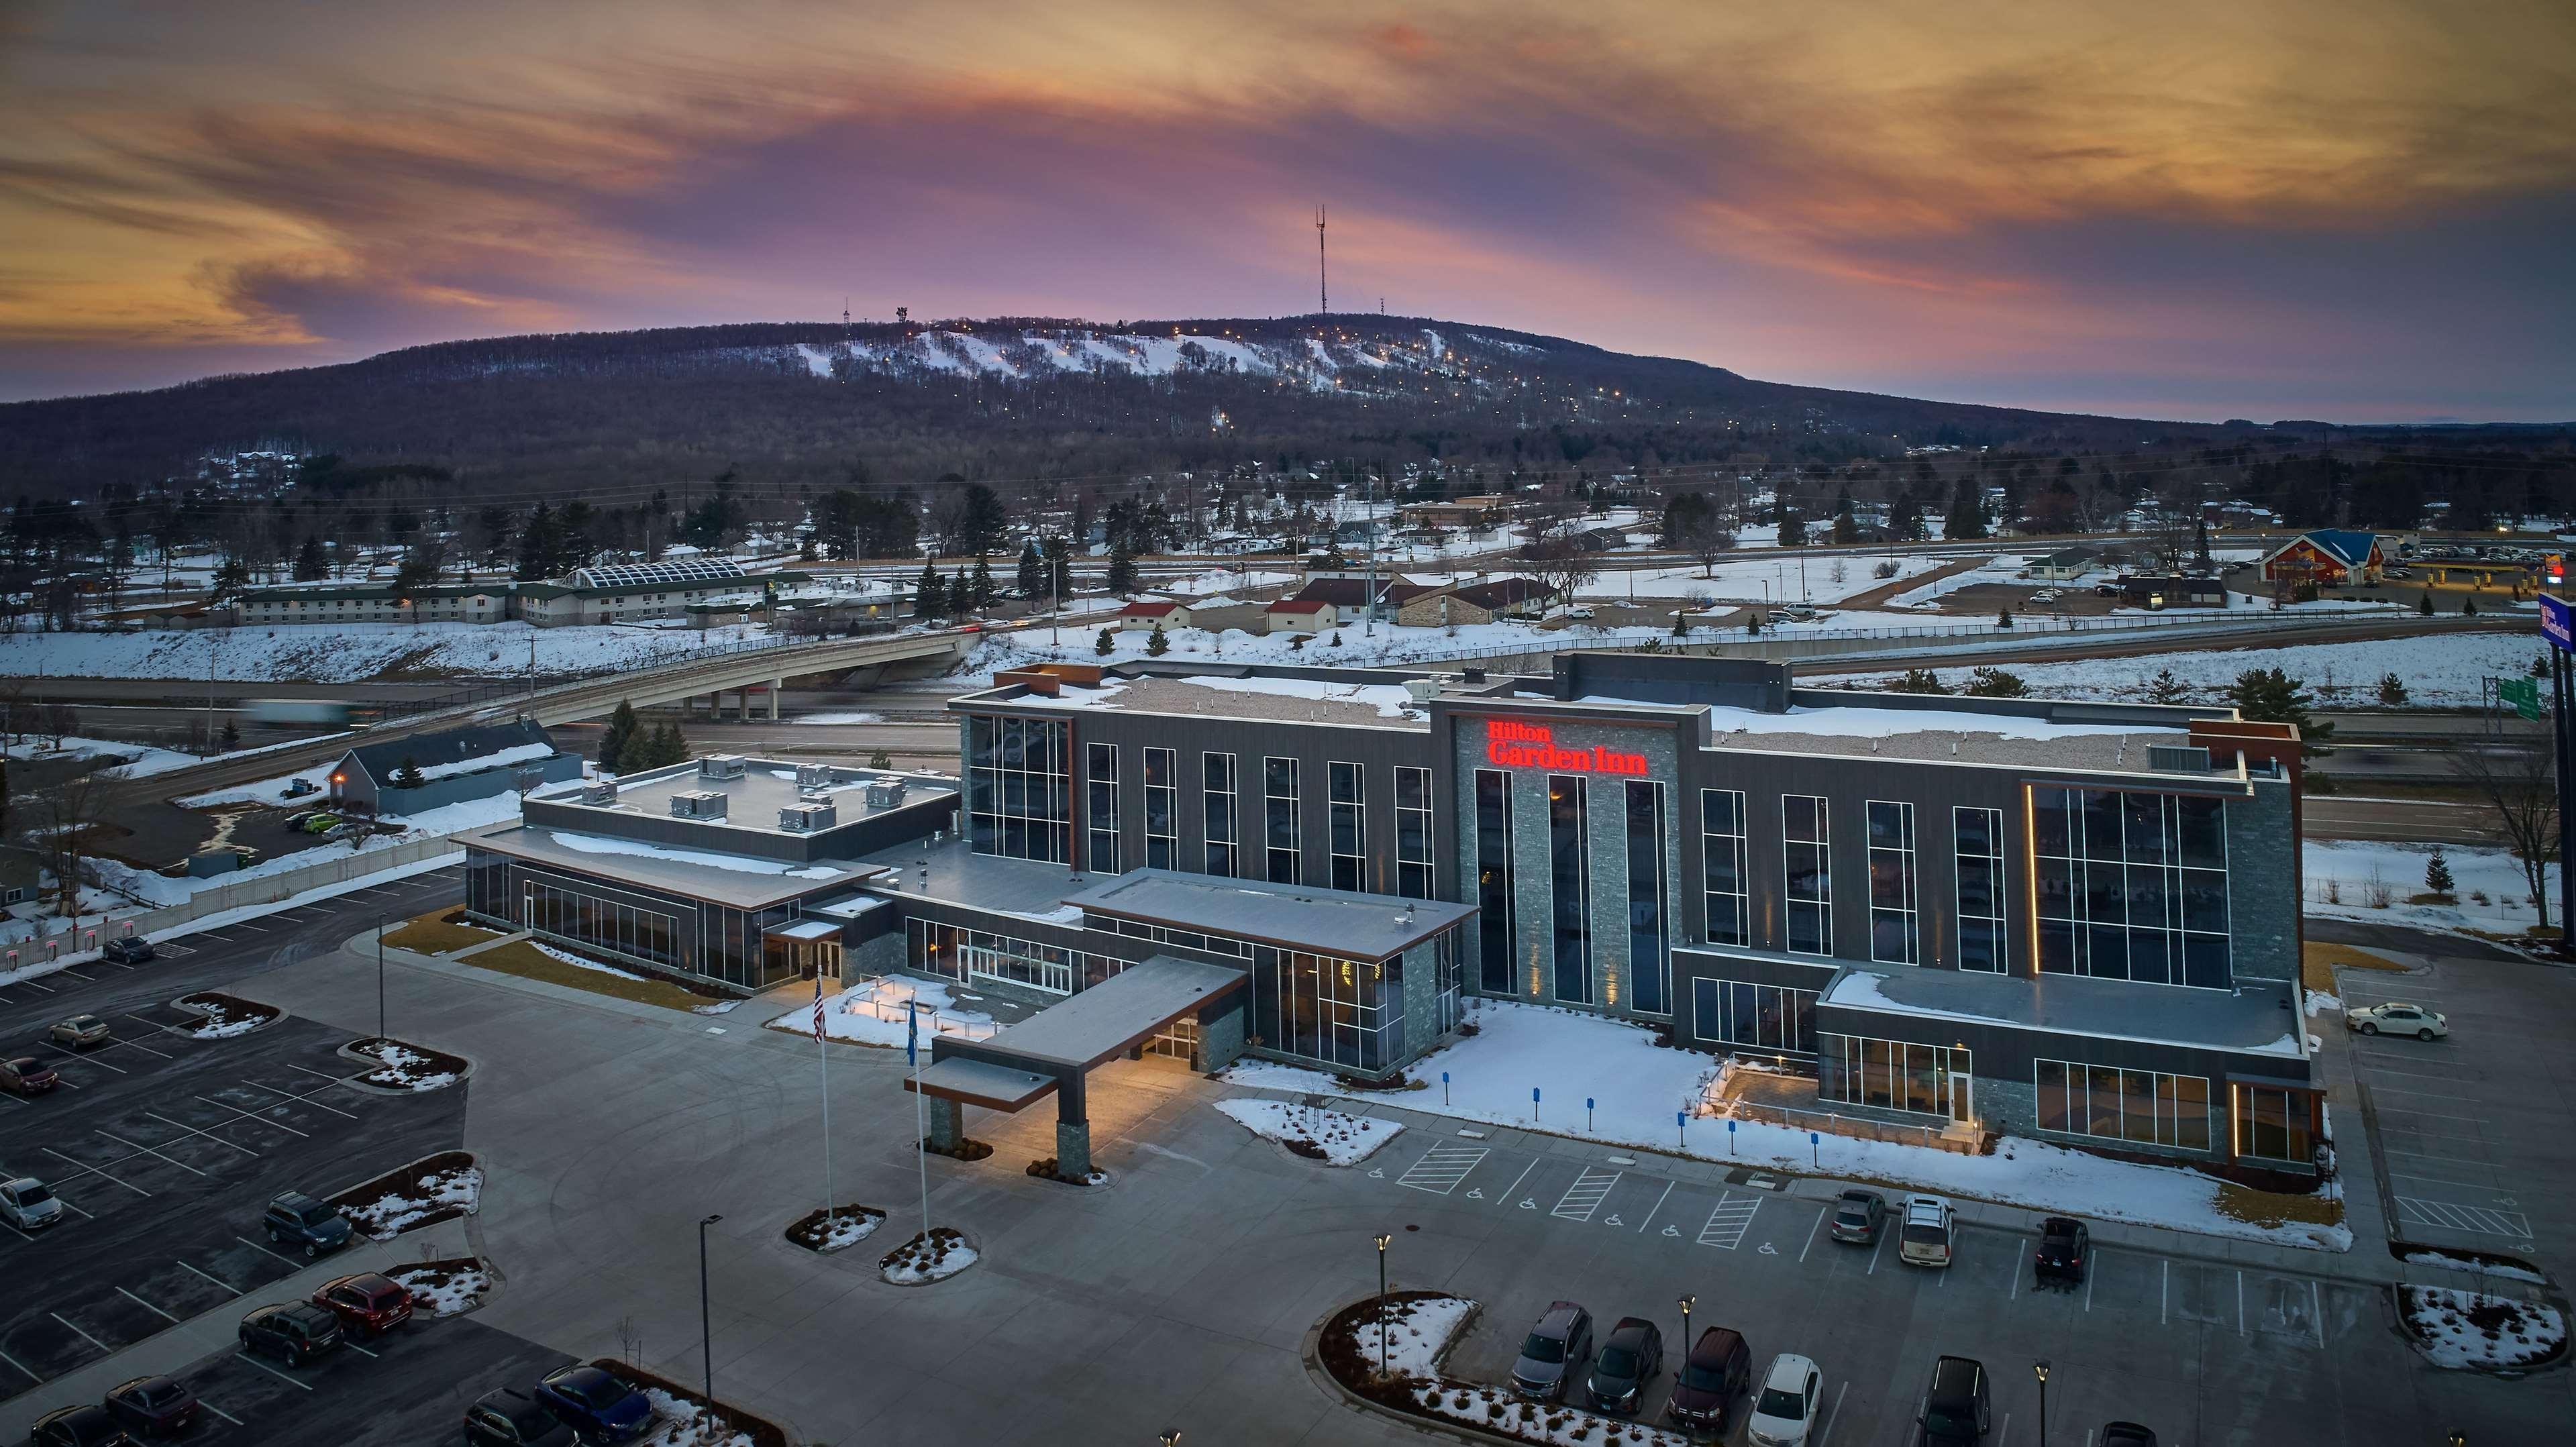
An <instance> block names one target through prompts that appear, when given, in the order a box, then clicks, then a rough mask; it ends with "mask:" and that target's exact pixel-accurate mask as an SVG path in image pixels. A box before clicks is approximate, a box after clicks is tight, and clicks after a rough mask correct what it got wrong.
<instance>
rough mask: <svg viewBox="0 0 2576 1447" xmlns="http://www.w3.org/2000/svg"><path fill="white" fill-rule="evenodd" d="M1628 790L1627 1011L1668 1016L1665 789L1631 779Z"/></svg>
mask: <svg viewBox="0 0 2576 1447" xmlns="http://www.w3.org/2000/svg"><path fill="white" fill-rule="evenodd" d="M1627 790H1628V972H1629V975H1630V977H1631V979H1632V981H1633V985H1632V988H1634V990H1635V991H1636V997H1635V998H1634V999H1633V1000H1631V1001H1630V1002H1629V1008H1631V1009H1633V1010H1636V1011H1639V1012H1641V1013H1643V1014H1648V1015H1669V1014H1671V1013H1672V1012H1673V989H1672V967H1671V964H1670V960H1669V957H1668V956H1666V955H1665V953H1664V945H1665V942H1666V935H1665V930H1664V786H1663V785H1661V784H1658V783H1655V782H1653V781H1652V780H1649V779H1630V780H1628V782H1627Z"/></svg>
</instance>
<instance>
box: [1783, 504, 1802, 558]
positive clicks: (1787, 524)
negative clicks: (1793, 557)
mask: <svg viewBox="0 0 2576 1447" xmlns="http://www.w3.org/2000/svg"><path fill="white" fill-rule="evenodd" d="M1806 545H1807V520H1806V519H1805V518H1802V517H1800V516H1798V514H1797V512H1796V511H1795V510H1793V509H1790V508H1785V507H1784V508H1782V509H1780V546H1782V547H1784V548H1803V547H1805V546H1806Z"/></svg>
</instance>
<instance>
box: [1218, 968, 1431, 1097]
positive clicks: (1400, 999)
mask: <svg viewBox="0 0 2576 1447" xmlns="http://www.w3.org/2000/svg"><path fill="white" fill-rule="evenodd" d="M1252 1031H1253V1033H1254V1034H1255V1035H1257V1036H1259V1037H1260V1040H1261V1048H1263V1049H1266V1050H1272V1051H1276V1052H1278V1053H1279V1054H1282V1055H1289V1056H1294V1057H1296V1058H1298V1059H1301V1060H1312V1061H1317V1062H1320V1063H1323V1064H1326V1065H1339V1066H1344V1067H1347V1068H1351V1069H1358V1070H1381V1069H1384V1068H1386V1067H1387V1066H1390V1065H1393V1064H1395V1063H1396V1062H1397V1061H1400V1060H1402V1059H1403V1058H1404V975H1403V962H1402V961H1401V960H1389V961H1387V962H1385V963H1384V964H1365V963H1362V962H1360V961H1357V960H1343V959H1335V958H1333V957H1332V956H1330V955H1312V954H1305V953H1302V952H1299V951H1294V950H1282V949H1274V948H1272V947H1271V946H1269V945H1255V946H1253V948H1252Z"/></svg>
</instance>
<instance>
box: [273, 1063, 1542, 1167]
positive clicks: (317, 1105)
mask: <svg viewBox="0 0 2576 1447" xmlns="http://www.w3.org/2000/svg"><path fill="white" fill-rule="evenodd" d="M323 1078H324V1079H326V1080H327V1079H329V1078H330V1077H328V1076H325V1077H323ZM242 1084H244V1085H247V1086H249V1087H250V1088H251V1089H253V1090H265V1091H267V1092H268V1093H269V1094H271V1095H280V1096H284V1097H285V1098H287V1099H288V1100H292V1101H298V1102H300V1103H302V1104H305V1105H309V1106H312V1107H313V1108H314V1109H316V1110H327V1111H329V1112H331V1113H332V1114H333V1115H337V1116H346V1117H348V1119H350V1120H356V1119H357V1117H356V1116H355V1115H351V1114H350V1113H349V1112H348V1111H345V1110H342V1109H340V1108H339V1107H338V1106H336V1105H324V1104H323V1103H322V1102H320V1101H318V1100H315V1099H314V1098H313V1096H311V1095H297V1094H296V1093H295V1092H294V1091H291V1090H280V1089H278V1088H277V1087H276V1086H274V1085H262V1084H260V1083H259V1082H258V1081H256V1080H250V1079H244V1080H243V1081H242ZM320 1093H321V1092H319V1091H316V1092H314V1094H315V1095H318V1094H320ZM1533 1164H1535V1162H1533Z"/></svg>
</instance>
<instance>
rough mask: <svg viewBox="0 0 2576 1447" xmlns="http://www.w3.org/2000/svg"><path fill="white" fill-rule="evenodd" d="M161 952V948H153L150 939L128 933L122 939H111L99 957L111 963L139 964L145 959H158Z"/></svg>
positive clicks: (100, 951) (101, 950) (101, 949)
mask: <svg viewBox="0 0 2576 1447" xmlns="http://www.w3.org/2000/svg"><path fill="white" fill-rule="evenodd" d="M160 954H161V952H160V951H159V950H156V949H154V948H152V942H151V941H150V940H147V939H145V938H144V937H143V936H141V935H127V936H126V937H125V938H123V939H121V940H109V941H108V942H107V943H106V945H104V946H102V947H101V948H100V950H99V952H98V957H99V958H100V959H102V960H105V961H107V962H108V963H109V964H111V965H139V964H142V963H143V962H144V961H145V960H150V959H158V958H159V957H160Z"/></svg>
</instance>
